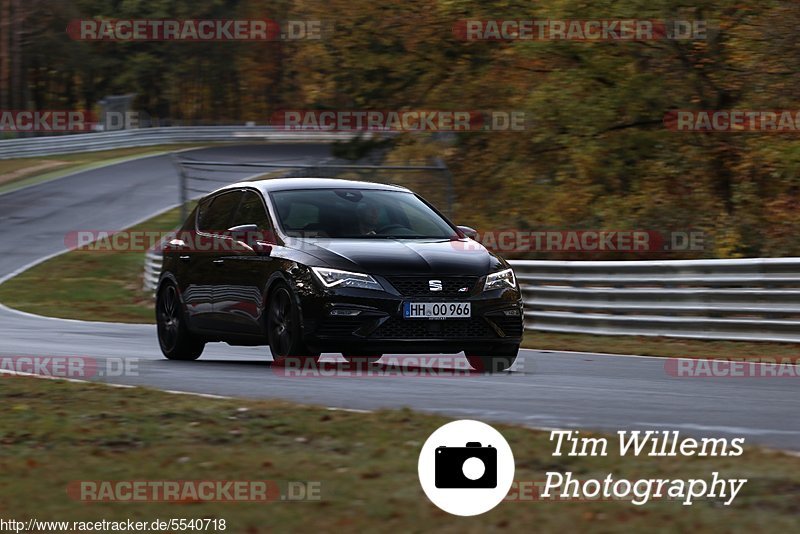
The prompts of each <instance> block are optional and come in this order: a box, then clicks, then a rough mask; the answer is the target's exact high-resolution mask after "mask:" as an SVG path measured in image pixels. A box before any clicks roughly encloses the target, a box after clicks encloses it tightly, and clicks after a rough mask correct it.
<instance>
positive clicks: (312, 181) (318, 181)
mask: <svg viewBox="0 0 800 534" xmlns="http://www.w3.org/2000/svg"><path fill="white" fill-rule="evenodd" d="M243 187H250V188H255V189H258V190H259V191H261V192H262V193H263V194H265V195H266V194H267V193H270V192H272V191H292V190H300V189H373V190H377V191H402V192H405V193H407V192H409V190H408V189H406V188H405V187H401V186H398V185H389V184H379V183H375V182H362V181H359V180H338V179H335V178H272V179H269V180H253V181H250V182H237V183H235V184H231V185H226V186H225V187H221V188H220V189H217V190H216V191H214V192H213V193H209V194H215V193H219V192H222V191H227V190H229V189H241V188H243Z"/></svg>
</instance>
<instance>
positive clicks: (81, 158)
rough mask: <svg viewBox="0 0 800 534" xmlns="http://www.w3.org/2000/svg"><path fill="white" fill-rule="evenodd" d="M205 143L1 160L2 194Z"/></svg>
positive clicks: (0, 189) (0, 185) (0, 186)
mask: <svg viewBox="0 0 800 534" xmlns="http://www.w3.org/2000/svg"><path fill="white" fill-rule="evenodd" d="M202 146H206V144H196V143H191V144H169V145H158V146H148V147H135V148H118V149H113V150H103V151H100V152H82V153H80V154H61V155H56V156H41V157H32V158H17V159H2V160H0V193H4V192H6V191H11V190H13V189H17V188H20V187H24V186H27V185H32V184H36V183H40V182H45V181H47V180H52V179H55V178H59V177H61V176H64V175H66V174H69V173H72V172H76V171H79V170H86V169H91V168H94V167H98V166H101V165H108V164H112V163H120V162H122V161H125V160H126V159H130V158H134V157H140V156H145V155H150V154H153V155H154V154H160V153H164V152H169V151H172V150H179V149H185V148H192V147H202Z"/></svg>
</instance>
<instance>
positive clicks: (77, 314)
mask: <svg viewBox="0 0 800 534" xmlns="http://www.w3.org/2000/svg"><path fill="white" fill-rule="evenodd" d="M179 223H180V208H175V209H172V210H169V211H166V212H164V213H162V214H160V215H157V216H156V217H154V218H152V219H149V220H148V221H146V222H143V223H141V224H139V225H136V226H134V227H133V228H131V230H134V231H136V230H142V231H158V232H162V231H163V232H167V231H169V230H172V229H174V228H175V227H176V226H178V224H179ZM143 270H144V254H142V253H141V252H137V251H110V252H96V251H87V250H73V251H71V252H67V253H66V254H62V255H60V256H56V257H55V258H52V259H50V260H47V261H46V262H44V263H41V264H39V265H37V266H35V267H34V268H32V269H29V270H27V271H25V272H24V273H22V274H20V275H19V276H16V277H15V278H12V279H11V280H9V281H7V282H6V283H4V284H2V285H0V302H2V303H3V304H5V305H7V306H11V307H12V308H16V309H19V310H22V311H26V312H29V313H36V314H39V315H47V316H51V317H62V318H65V319H78V320H82V321H110V322H119V323H152V322H154V317H153V313H154V312H153V300H152V295H151V294H150V293H147V292H145V291H144V290H143V279H142V275H143Z"/></svg>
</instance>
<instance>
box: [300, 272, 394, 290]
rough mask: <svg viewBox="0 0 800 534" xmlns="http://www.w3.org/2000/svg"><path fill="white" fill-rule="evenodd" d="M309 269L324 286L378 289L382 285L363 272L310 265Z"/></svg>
mask: <svg viewBox="0 0 800 534" xmlns="http://www.w3.org/2000/svg"><path fill="white" fill-rule="evenodd" d="M311 270H312V271H313V272H314V274H315V275H317V278H319V281H320V282H322V285H324V286H325V287H357V288H361V289H380V290H382V289H383V287H382V286H381V285H380V284H379V283H378V282H377V281H376V280H375V279H374V278H372V277H371V276H370V275H368V274H364V273H351V272H349V271H340V270H338V269H327V268H325V267H312V268H311Z"/></svg>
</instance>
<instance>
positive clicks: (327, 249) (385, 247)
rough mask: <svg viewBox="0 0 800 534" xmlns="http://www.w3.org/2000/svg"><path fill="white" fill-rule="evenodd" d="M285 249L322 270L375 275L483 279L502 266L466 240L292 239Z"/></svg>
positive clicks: (472, 242)
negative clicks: (318, 264)
mask: <svg viewBox="0 0 800 534" xmlns="http://www.w3.org/2000/svg"><path fill="white" fill-rule="evenodd" d="M287 245H288V246H291V247H292V248H299V249H301V250H303V252H305V253H307V254H309V255H311V256H313V257H315V258H317V259H318V260H320V261H321V262H323V263H324V265H325V266H328V267H331V268H334V269H342V270H347V271H357V272H364V273H369V274H377V275H398V274H404V275H415V274H418V275H421V276H426V275H431V274H442V275H444V274H449V275H461V276H483V275H485V274H487V273H489V272H493V271H497V270H500V269H502V268H503V267H504V266H505V263H504V262H503V261H502V260H501V259H499V258H498V257H496V256H495V255H493V254H492V253H490V252H489V251H488V250H486V249H485V248H484V247H483V246H482V245H481V244H479V243H477V242H475V241H472V240H467V239H460V240H449V239H378V238H376V239H312V238H303V239H300V238H294V239H292V240H291V242H289V243H287Z"/></svg>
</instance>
